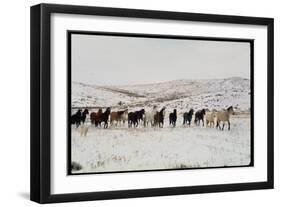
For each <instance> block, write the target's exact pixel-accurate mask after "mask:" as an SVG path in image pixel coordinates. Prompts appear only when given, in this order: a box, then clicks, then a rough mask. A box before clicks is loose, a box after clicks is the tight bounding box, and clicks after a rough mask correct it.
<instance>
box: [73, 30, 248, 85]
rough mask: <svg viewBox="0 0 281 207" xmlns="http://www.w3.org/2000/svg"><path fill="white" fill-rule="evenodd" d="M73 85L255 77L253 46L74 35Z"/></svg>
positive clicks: (239, 43) (243, 43) (218, 42)
mask: <svg viewBox="0 0 281 207" xmlns="http://www.w3.org/2000/svg"><path fill="white" fill-rule="evenodd" d="M71 61H72V63H71V64H72V81H77V82H83V83H87V84H93V85H129V84H143V83H155V82H163V81H170V80H176V79H214V78H228V77H243V78H248V79H249V78H250V44H249V43H246V42H222V41H202V40H175V39H158V38H157V39H155V38H139V37H116V36H115V37H114V36H100V35H84V34H83V35H80V34H72V59H71Z"/></svg>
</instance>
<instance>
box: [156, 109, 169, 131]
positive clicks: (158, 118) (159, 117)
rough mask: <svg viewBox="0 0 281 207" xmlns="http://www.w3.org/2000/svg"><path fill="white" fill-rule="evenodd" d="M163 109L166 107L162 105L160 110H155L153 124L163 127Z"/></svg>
mask: <svg viewBox="0 0 281 207" xmlns="http://www.w3.org/2000/svg"><path fill="white" fill-rule="evenodd" d="M165 109H166V107H165V106H164V107H163V108H162V109H161V111H157V112H156V114H155V115H154V126H157V125H158V126H159V127H161V128H163V126H164V117H165Z"/></svg>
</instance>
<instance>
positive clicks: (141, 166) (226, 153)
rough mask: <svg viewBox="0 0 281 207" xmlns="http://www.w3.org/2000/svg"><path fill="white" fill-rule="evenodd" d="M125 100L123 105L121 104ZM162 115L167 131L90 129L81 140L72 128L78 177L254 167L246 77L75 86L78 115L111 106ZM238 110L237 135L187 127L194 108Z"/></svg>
mask: <svg viewBox="0 0 281 207" xmlns="http://www.w3.org/2000/svg"><path fill="white" fill-rule="evenodd" d="M120 101H121V104H120ZM154 105H156V106H157V107H158V110H159V109H160V108H161V107H162V106H165V107H166V110H167V112H166V118H165V125H164V128H153V127H150V126H149V127H147V128H144V127H143V126H139V127H138V128H130V129H129V128H128V127H127V124H125V125H123V126H117V127H116V126H110V127H109V128H108V129H103V128H95V127H94V126H91V125H90V123H89V118H87V122H86V125H87V126H88V127H89V132H88V134H87V136H86V137H81V136H80V134H79V129H75V127H74V126H72V133H71V150H72V151H71V156H72V161H73V162H75V163H79V164H80V165H81V166H82V169H81V170H79V171H73V173H91V172H93V173H95V172H112V171H135V170H157V169H174V168H202V167H223V166H241V165H248V164H249V163H250V162H251V154H250V151H251V143H250V141H251V136H250V81H249V80H248V79H243V78H229V79H217V80H175V81H169V82H164V83H154V84H144V85H133V86H106V87H105V86H93V85H86V84H83V83H76V82H73V84H72V107H73V110H72V112H73V113H74V112H75V111H76V110H77V108H85V107H87V108H89V109H90V112H91V111H95V112H96V111H97V108H99V107H102V108H105V107H111V109H112V111H116V110H121V109H124V108H128V109H129V112H130V111H135V110H139V109H141V108H144V109H145V110H151V108H152V106H154ZM229 106H233V107H234V111H235V115H233V116H231V120H230V121H231V130H230V131H228V130H227V126H226V127H225V130H224V131H220V130H218V129H215V128H210V127H203V126H195V125H194V123H193V121H192V125H191V127H187V126H182V114H183V113H184V112H186V111H188V110H189V109H190V108H193V109H194V110H195V111H196V110H199V109H202V108H205V109H209V110H214V109H215V110H223V109H225V108H227V107H229ZM174 108H176V109H177V111H178V121H177V126H176V127H175V128H172V127H169V126H168V114H169V112H172V110H173V109H174Z"/></svg>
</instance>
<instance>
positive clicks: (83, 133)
mask: <svg viewBox="0 0 281 207" xmlns="http://www.w3.org/2000/svg"><path fill="white" fill-rule="evenodd" d="M88 130H89V127H88V126H85V125H81V126H80V128H79V132H80V136H81V137H82V136H84V137H86V136H87V134H88Z"/></svg>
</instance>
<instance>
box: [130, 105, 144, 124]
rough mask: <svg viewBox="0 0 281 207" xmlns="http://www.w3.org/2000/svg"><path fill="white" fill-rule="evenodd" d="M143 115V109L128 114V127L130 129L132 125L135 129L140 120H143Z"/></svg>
mask: <svg viewBox="0 0 281 207" xmlns="http://www.w3.org/2000/svg"><path fill="white" fill-rule="evenodd" d="M144 113H145V110H144V109H141V110H139V111H135V112H130V113H129V114H128V127H129V128H130V127H131V126H132V125H134V127H137V126H138V125H139V122H140V120H142V121H143V120H144V119H143V117H144Z"/></svg>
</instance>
